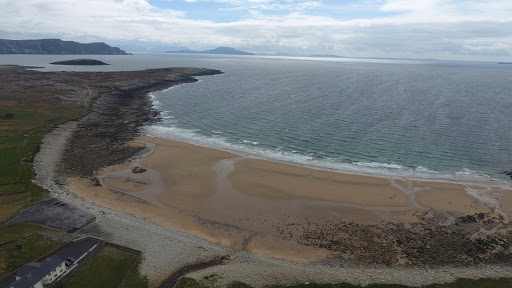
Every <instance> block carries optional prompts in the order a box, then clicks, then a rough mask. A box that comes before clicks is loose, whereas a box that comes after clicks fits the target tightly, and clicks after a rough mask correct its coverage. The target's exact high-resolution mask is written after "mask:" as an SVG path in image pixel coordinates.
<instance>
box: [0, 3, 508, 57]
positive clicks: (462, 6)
mask: <svg viewBox="0 0 512 288" xmlns="http://www.w3.org/2000/svg"><path fill="white" fill-rule="evenodd" d="M174 1H178V0H174ZM186 1H188V2H192V1H197V2H204V1H207V0H186ZM209 1H210V2H211V1H215V2H217V3H224V4H225V7H231V8H236V7H240V8H241V9H249V10H248V11H250V16H249V18H247V19H244V20H240V21H232V22H223V23H215V22H213V21H211V20H191V19H188V18H187V13H186V11H177V10H172V9H162V8H159V7H156V6H153V5H151V4H150V2H148V1H145V0H124V1H116V0H88V1H78V0H23V1H11V0H0V7H2V9H1V10H0V29H1V30H2V32H4V34H6V35H14V36H13V37H16V38H25V37H31V38H34V37H56V38H64V39H66V40H78V41H98V40H99V41H107V42H109V41H110V42H112V41H114V42H121V41H125V42H126V41H131V40H137V41H147V42H161V43H170V44H179V45H184V46H188V47H190V48H194V49H205V48H213V47H215V46H221V45H223V46H235V47H237V48H240V49H246V50H249V51H252V52H287V53H303V54H339V55H346V56H369V57H370V56H379V57H418V58H453V59H483V60H485V59H498V58H500V57H504V56H505V57H506V56H508V57H509V58H508V59H506V60H510V57H512V17H510V16H509V15H512V1H500V0H486V1H464V0H462V1H455V0H429V1H427V0H408V1H405V0H386V1H378V0H375V1H369V0H366V1H362V2H360V3H359V5H360V6H361V7H369V8H372V9H374V10H375V11H383V13H384V12H385V13H391V14H377V15H375V16H374V17H371V18H370V17H354V18H355V19H352V20H343V19H341V18H339V17H336V15H335V14H332V13H331V14H329V13H327V12H329V11H326V13H324V14H323V15H310V14H309V13H310V12H309V13H308V10H307V9H306V8H308V7H309V8H311V7H312V6H315V7H316V8H317V9H318V8H319V7H320V6H318V5H321V4H322V2H320V1H302V0H247V1H241V0H209ZM169 3H173V2H172V1H171V2H169ZM301 5H302V6H301ZM279 7H281V8H279ZM283 7H284V8H283ZM287 7H288V8H289V9H290V10H286V9H288V8H287ZM285 8H286V9H285ZM271 9H284V10H286V11H287V12H286V13H284V15H282V16H279V15H276V14H275V13H270V12H272V11H269V10H271ZM267 12H269V13H267ZM233 13H235V12H233ZM281 14H283V13H281ZM326 15H330V16H326ZM386 15H387V16H386ZM390 15H391V16H390ZM2 38H3V37H2ZM493 57H494V58H493ZM500 59H501V58H500Z"/></svg>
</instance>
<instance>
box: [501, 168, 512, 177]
mask: <svg viewBox="0 0 512 288" xmlns="http://www.w3.org/2000/svg"><path fill="white" fill-rule="evenodd" d="M500 174H503V175H507V176H509V177H510V179H512V170H510V171H501V172H500Z"/></svg>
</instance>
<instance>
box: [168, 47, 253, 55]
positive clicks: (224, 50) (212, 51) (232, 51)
mask: <svg viewBox="0 0 512 288" xmlns="http://www.w3.org/2000/svg"><path fill="white" fill-rule="evenodd" d="M167 53H195V54H229V55H254V54H253V53H249V52H245V51H240V50H237V49H235V48H231V47H217V48H215V49H209V50H203V51H195V50H188V49H185V50H177V51H168V52H167Z"/></svg>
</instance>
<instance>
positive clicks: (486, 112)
mask: <svg viewBox="0 0 512 288" xmlns="http://www.w3.org/2000/svg"><path fill="white" fill-rule="evenodd" d="M9 56H10V57H9V58H7V56H5V55H2V56H1V57H0V63H4V64H23V65H35V66H42V67H46V68H44V69H43V70H77V69H78V70H82V71H97V70H98V69H99V70H102V71H115V70H138V69H146V68H159V67H172V66H189V67H205V68H212V69H219V70H222V71H223V72H224V74H222V75H216V76H204V77H198V79H199V82H196V83H192V84H186V85H179V86H175V87H172V88H170V89H166V90H163V91H158V92H153V93H151V95H150V96H151V97H152V99H153V102H154V107H155V109H158V110H159V111H161V116H162V120H161V121H160V122H159V123H157V124H155V125H152V126H148V127H146V128H145V131H146V133H148V134H150V135H155V136H160V137H167V138H170V139H175V140H181V141H187V142H191V143H196V144H200V145H205V146H212V147H217V148H222V149H227V150H233V151H237V152H240V153H244V154H248V155H255V156H260V157H266V158H271V159H276V160H280V161H287V162H293V163H297V164H302V165H309V166H316V167H322V168H328V169H337V170H348V171H354V172H369V173H384V174H397V175H406V176H417V177H433V178H458V179H479V180H486V179H487V180H491V179H493V178H497V179H501V180H504V179H506V178H505V177H504V176H500V174H498V172H499V171H503V170H510V169H512V150H511V148H512V147H511V146H512V129H511V127H510V125H511V123H512V66H511V65H499V64H496V63H478V62H449V61H410V60H409V61H405V60H400V61H399V60H372V59H369V60H368V59H343V58H341V59H339V58H294V57H263V56H218V55H217V56H215V55H176V54H137V55H133V56H90V57H91V58H94V59H98V60H102V61H105V62H107V63H110V64H111V65H110V66H104V67H78V68H77V67H68V66H51V65H48V64H47V63H49V62H52V61H55V60H62V59H71V58H73V57H72V56H41V55H37V56H33V55H22V56H21V55H19V56H16V57H13V55H9ZM75 58H76V57H75ZM8 60H10V61H11V62H9V61H8Z"/></svg>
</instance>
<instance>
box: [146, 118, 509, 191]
mask: <svg viewBox="0 0 512 288" xmlns="http://www.w3.org/2000/svg"><path fill="white" fill-rule="evenodd" d="M147 128H151V127H145V129H144V131H143V134H142V135H143V136H150V137H156V138H162V139H167V140H171V141H178V142H184V143H188V144H191V145H197V146H201V147H205V148H212V149H217V150H221V151H225V152H229V153H233V154H237V155H240V156H243V157H251V158H254V159H261V160H267V161H272V162H278V163H283V164H289V165H294V166H300V167H305V168H311V169H316V170H323V171H330V172H338V173H344V174H353V175H359V176H374V177H381V178H388V177H404V178H408V179H411V180H417V181H435V182H446V183H455V184H464V183H469V184H482V185H486V184H491V185H494V184H496V185H503V186H512V180H509V179H508V177H503V178H495V177H492V176H489V175H486V174H478V175H471V176H469V177H467V178H466V176H461V177H460V178H457V176H455V175H454V174H440V173H441V172H436V171H433V172H434V173H432V174H424V175H421V172H415V170H400V171H403V173H399V172H398V170H397V173H393V171H391V170H389V173H386V172H385V171H382V170H383V169H381V168H370V169H374V170H370V171H365V170H364V168H360V169H359V168H357V166H355V165H357V164H350V163H341V164H346V165H347V166H348V165H353V166H354V168H349V167H343V168H342V167H340V168H336V167H329V164H328V163H327V164H324V165H322V164H318V165H315V164H306V163H302V162H299V161H293V160H286V159H279V158H277V157H272V156H266V155H264V152H261V153H258V152H251V151H249V149H247V150H244V149H242V148H238V147H236V144H230V143H227V142H226V143H224V142H222V143H221V144H218V143H215V144H210V143H205V141H201V140H198V139H192V138H190V137H180V136H177V135H172V136H164V135H162V134H159V133H151V132H148V131H147ZM178 129H182V128H178ZM183 130H187V129H183ZM212 139H214V138H212ZM210 142H212V143H213V141H210ZM227 146H233V147H227ZM382 164H386V163H382ZM390 165H394V164H390ZM398 165H399V164H398ZM330 166H335V165H334V164H333V165H330ZM418 167H421V166H418ZM410 169H412V168H410ZM463 169H466V168H463ZM468 170H469V169H468ZM469 171H472V172H476V173H478V171H473V170H469ZM455 173H456V172H455ZM418 174H420V175H418ZM436 174H437V175H436Z"/></svg>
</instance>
